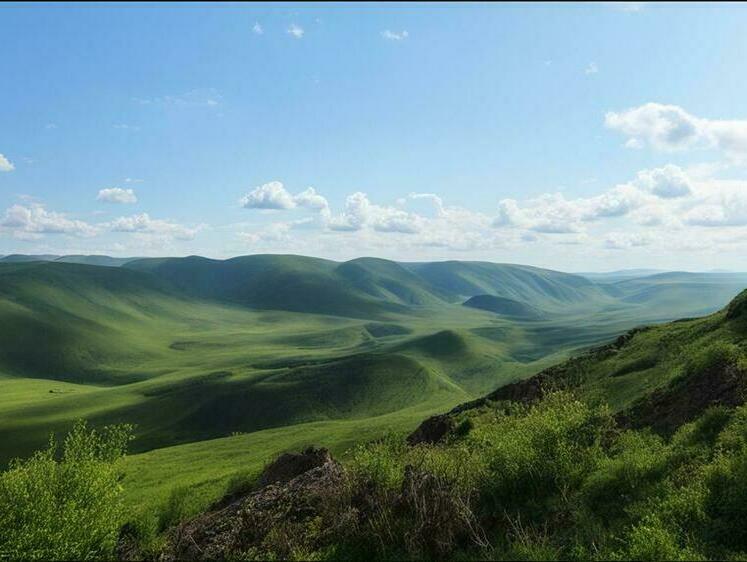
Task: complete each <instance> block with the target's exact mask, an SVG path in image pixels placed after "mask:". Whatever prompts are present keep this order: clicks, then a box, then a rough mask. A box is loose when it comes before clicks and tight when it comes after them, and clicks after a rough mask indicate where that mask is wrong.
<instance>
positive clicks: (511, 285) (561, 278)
mask: <svg viewBox="0 0 747 562" xmlns="http://www.w3.org/2000/svg"><path fill="white" fill-rule="evenodd" d="M405 266H406V267H407V268H408V269H410V270H411V271H412V272H414V273H416V274H417V275H419V276H420V277H422V278H423V279H425V280H426V281H427V282H428V283H430V284H431V285H433V286H434V287H437V288H438V289H440V290H441V291H443V292H444V293H446V294H449V295H451V297H452V298H453V299H454V300H464V299H465V298H469V297H473V296H476V295H493V296H498V297H505V298H509V299H512V300H515V301H519V302H524V303H528V304H531V305H533V306H537V307H539V308H548V309H549V308H558V307H561V306H562V307H569V306H579V305H581V306H588V305H589V304H592V303H593V304H604V302H605V301H608V300H610V299H609V297H608V295H607V294H606V293H605V291H603V290H602V289H600V288H599V287H598V286H596V285H595V284H594V283H592V282H591V281H589V280H588V279H586V278H584V277H580V276H578V275H572V274H569V273H561V272H558V271H551V270H547V269H540V268H536V267H529V266H524V265H512V264H497V263H489V262H462V261H445V262H431V263H409V264H405Z"/></svg>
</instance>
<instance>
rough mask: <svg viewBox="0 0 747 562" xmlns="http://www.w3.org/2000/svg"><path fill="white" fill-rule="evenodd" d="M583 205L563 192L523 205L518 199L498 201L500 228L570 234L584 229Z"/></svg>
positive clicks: (528, 201)
mask: <svg viewBox="0 0 747 562" xmlns="http://www.w3.org/2000/svg"><path fill="white" fill-rule="evenodd" d="M581 220H582V212H581V208H580V206H579V205H578V204H577V203H576V202H574V201H570V200H567V199H566V198H565V197H564V196H563V195H562V194H560V193H547V194H544V195H540V196H539V197H535V198H532V199H528V200H527V201H525V202H524V203H523V204H522V205H519V203H518V201H516V200H515V199H503V200H501V201H499V202H498V214H497V216H496V218H495V219H494V221H493V226H496V227H516V228H523V229H527V230H532V231H534V232H541V233H545V234H568V233H573V232H579V231H580V230H581Z"/></svg>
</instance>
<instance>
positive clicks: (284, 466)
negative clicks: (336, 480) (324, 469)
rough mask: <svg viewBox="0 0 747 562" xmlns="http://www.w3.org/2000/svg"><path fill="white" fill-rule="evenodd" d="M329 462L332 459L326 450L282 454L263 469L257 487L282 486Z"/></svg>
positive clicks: (311, 449)
mask: <svg viewBox="0 0 747 562" xmlns="http://www.w3.org/2000/svg"><path fill="white" fill-rule="evenodd" d="M331 461H332V457H331V456H330V454H329V451H328V450H327V449H314V448H313V447H309V448H308V449H306V450H305V451H304V452H302V453H283V454H282V455H280V456H279V457H278V458H277V459H275V460H274V461H273V462H272V463H270V464H269V465H268V466H267V467H266V468H265V470H264V472H263V473H262V475H261V476H260V477H259V485H260V486H267V485H268V484H283V483H285V482H288V481H289V480H292V479H293V478H295V477H296V476H299V475H300V474H303V473H304V472H307V471H309V470H311V469H312V468H316V467H318V466H322V465H324V464H326V463H328V462H331Z"/></svg>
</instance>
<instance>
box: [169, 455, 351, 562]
mask: <svg viewBox="0 0 747 562" xmlns="http://www.w3.org/2000/svg"><path fill="white" fill-rule="evenodd" d="M344 477H345V475H344V471H343V469H342V467H341V466H340V465H339V463H337V462H336V461H335V460H334V459H332V457H331V456H330V455H329V452H328V451H327V450H326V449H307V450H306V451H304V452H303V453H300V454H285V455H282V456H281V457H279V458H278V459H277V460H276V461H275V462H273V463H272V464H270V465H269V466H268V467H267V469H266V470H265V472H264V473H263V474H262V476H261V477H260V483H262V482H265V485H263V486H262V487H261V488H260V489H259V490H257V491H255V492H253V493H250V494H249V495H247V496H245V497H243V498H241V499H239V500H236V501H234V502H233V503H231V504H229V505H228V506H226V507H224V508H222V509H219V510H216V511H212V512H208V513H205V514H203V515H200V516H199V517H196V518H194V519H192V520H190V521H187V522H186V523H183V524H181V525H179V526H178V527H177V528H176V529H174V530H173V531H172V532H171V533H170V536H169V541H168V546H167V548H166V549H165V550H164V553H163V554H162V556H161V559H162V560H205V559H225V558H231V557H235V556H236V555H238V554H239V553H246V552H255V553H256V554H257V555H258V556H259V557H260V558H261V557H262V552H263V546H264V544H265V539H266V538H267V536H268V534H269V533H271V532H274V533H276V534H277V531H278V529H291V528H292V527H293V525H294V524H296V525H300V526H305V525H306V523H307V522H308V521H310V520H311V519H313V518H314V517H316V516H317V515H318V514H319V511H320V509H321V507H320V506H321V505H323V504H324V503H325V502H328V501H333V499H334V498H336V497H339V495H340V494H341V493H342V491H343V490H344V489H345V486H344ZM289 532H292V531H289ZM272 546H273V548H272V550H273V551H274V552H276V553H277V551H278V545H277V544H275V543H273V545H272Z"/></svg>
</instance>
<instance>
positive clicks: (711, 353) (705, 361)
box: [684, 342, 744, 377]
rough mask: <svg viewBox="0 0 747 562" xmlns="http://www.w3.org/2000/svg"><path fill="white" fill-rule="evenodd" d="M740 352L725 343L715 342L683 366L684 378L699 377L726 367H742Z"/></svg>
mask: <svg viewBox="0 0 747 562" xmlns="http://www.w3.org/2000/svg"><path fill="white" fill-rule="evenodd" d="M743 363H744V356H743V353H742V350H741V349H740V348H739V347H738V346H736V345H734V344H732V343H726V342H716V343H712V344H711V345H709V346H707V347H705V348H703V349H701V350H699V351H697V352H696V353H694V354H692V355H691V356H690V357H689V358H688V360H687V362H686V364H685V373H684V374H685V376H687V377H689V376H693V375H700V374H702V373H705V372H708V371H711V370H714V369H718V368H723V367H726V366H727V365H730V364H731V365H738V366H740V367H741V366H743Z"/></svg>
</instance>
